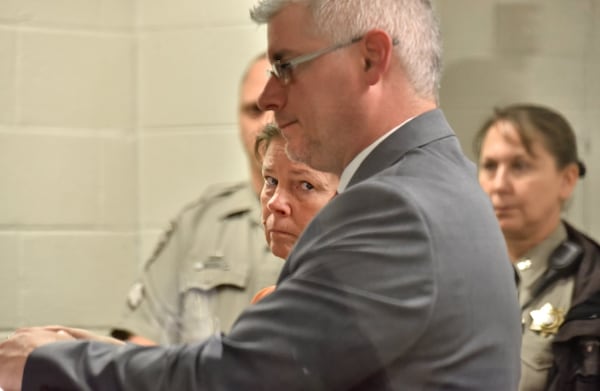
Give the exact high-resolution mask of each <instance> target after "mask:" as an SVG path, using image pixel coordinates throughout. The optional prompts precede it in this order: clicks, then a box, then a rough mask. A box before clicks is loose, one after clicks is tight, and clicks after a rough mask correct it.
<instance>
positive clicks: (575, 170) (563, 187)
mask: <svg viewBox="0 0 600 391" xmlns="http://www.w3.org/2000/svg"><path fill="white" fill-rule="evenodd" d="M561 171H562V174H561V176H562V178H561V183H560V192H559V195H560V198H561V200H562V201H563V202H564V201H566V200H568V199H569V198H571V195H572V194H573V191H574V190H575V186H576V185H577V181H578V180H579V167H578V166H577V163H570V164H569V165H567V166H566V167H565V168H563V169H562V170H561Z"/></svg>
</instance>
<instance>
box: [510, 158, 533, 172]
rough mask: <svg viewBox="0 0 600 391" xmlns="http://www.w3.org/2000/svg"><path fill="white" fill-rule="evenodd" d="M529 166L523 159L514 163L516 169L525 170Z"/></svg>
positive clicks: (513, 167) (513, 166)
mask: <svg viewBox="0 0 600 391" xmlns="http://www.w3.org/2000/svg"><path fill="white" fill-rule="evenodd" d="M527 168H529V164H527V163H526V162H524V161H521V160H518V161H516V162H514V163H513V164H512V169H513V170H514V171H524V170H526V169H527Z"/></svg>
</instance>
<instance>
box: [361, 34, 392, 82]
mask: <svg viewBox="0 0 600 391" xmlns="http://www.w3.org/2000/svg"><path fill="white" fill-rule="evenodd" d="M360 47H361V55H362V58H363V69H364V71H365V73H366V77H367V82H368V83H369V84H370V85H373V84H376V83H377V82H379V80H381V78H382V76H383V75H384V74H385V73H386V72H387V70H388V69H389V67H390V62H391V59H392V53H393V50H394V44H393V41H392V38H391V37H390V36H389V35H388V34H387V33H386V32H385V31H382V30H370V31H368V32H367V33H366V34H365V35H364V37H363V39H362V41H361V44H360Z"/></svg>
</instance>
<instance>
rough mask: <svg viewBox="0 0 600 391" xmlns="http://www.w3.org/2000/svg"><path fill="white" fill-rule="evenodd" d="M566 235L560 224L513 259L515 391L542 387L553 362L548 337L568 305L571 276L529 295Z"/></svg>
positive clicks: (537, 389) (556, 329)
mask: <svg viewBox="0 0 600 391" xmlns="http://www.w3.org/2000/svg"><path fill="white" fill-rule="evenodd" d="M566 238H567V231H566V229H565V227H564V225H563V224H560V225H559V226H558V228H557V229H555V230H554V232H553V233H552V234H551V235H550V236H549V237H548V238H546V239H545V240H544V241H543V242H542V243H540V244H539V245H537V246H536V247H534V248H533V249H531V250H530V251H528V252H527V254H525V256H524V257H522V258H521V259H520V260H519V261H518V262H516V263H515V266H516V268H515V269H516V271H517V274H518V276H519V278H518V280H519V284H518V286H519V302H520V304H521V307H522V311H521V315H522V323H523V341H522V345H521V382H520V386H519V391H540V390H543V389H544V387H545V384H546V381H547V378H548V371H549V370H550V368H551V367H552V363H553V357H552V341H553V339H554V335H555V334H556V333H557V331H558V329H559V327H560V325H561V324H562V321H563V320H564V316H565V314H566V313H567V312H568V310H569V308H570V307H571V300H572V297H573V287H574V282H575V278H574V277H573V276H571V277H567V278H562V279H560V280H558V281H556V282H555V283H553V284H552V285H551V286H550V287H548V289H545V290H544V291H543V292H542V293H540V294H539V295H538V296H536V297H532V287H533V286H534V285H535V283H536V281H538V279H540V278H541V277H542V275H543V274H544V272H545V271H546V269H547V268H548V267H549V260H550V255H551V254H552V252H553V251H554V250H555V249H556V248H557V247H558V246H559V245H560V244H561V243H562V242H563V241H564V240H565V239H566ZM528 302H529V304H527V303H528ZM524 305H525V307H524V308H523V306H524Z"/></svg>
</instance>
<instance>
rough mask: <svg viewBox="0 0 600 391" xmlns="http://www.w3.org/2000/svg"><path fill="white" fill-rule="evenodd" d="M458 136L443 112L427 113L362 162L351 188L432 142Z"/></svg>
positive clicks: (387, 140) (404, 126)
mask: <svg viewBox="0 0 600 391" xmlns="http://www.w3.org/2000/svg"><path fill="white" fill-rule="evenodd" d="M450 136H454V132H453V131H452V129H451V128H450V125H449V124H448V122H447V121H446V118H445V117H444V114H443V113H442V111H441V110H440V109H435V110H431V111H428V112H425V113H423V114H421V115H419V116H417V117H415V118H414V119H412V120H411V121H409V122H407V123H406V124H404V125H402V126H400V127H398V128H397V129H396V130H395V131H394V132H393V133H392V134H390V135H389V137H387V138H386V139H385V140H383V142H381V143H380V144H379V145H378V146H377V147H376V148H375V149H374V150H373V151H372V152H371V153H370V154H369V155H368V156H367V157H366V158H365V160H364V161H363V162H362V164H361V165H360V167H359V168H358V170H357V171H356V173H355V174H354V175H353V176H352V179H351V180H350V183H349V184H348V186H352V185H354V184H356V183H358V182H361V181H363V180H365V179H367V178H369V177H371V176H373V175H375V174H376V173H378V172H379V171H382V170H384V169H385V168H387V167H389V166H391V165H393V164H394V163H396V162H397V161H399V160H400V159H402V158H403V157H404V155H406V153H407V152H409V151H411V150H413V149H415V148H419V147H422V146H424V145H427V144H429V143H430V142H432V141H435V140H439V139H442V138H446V137H450Z"/></svg>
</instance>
